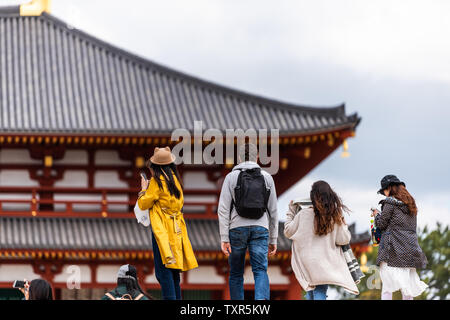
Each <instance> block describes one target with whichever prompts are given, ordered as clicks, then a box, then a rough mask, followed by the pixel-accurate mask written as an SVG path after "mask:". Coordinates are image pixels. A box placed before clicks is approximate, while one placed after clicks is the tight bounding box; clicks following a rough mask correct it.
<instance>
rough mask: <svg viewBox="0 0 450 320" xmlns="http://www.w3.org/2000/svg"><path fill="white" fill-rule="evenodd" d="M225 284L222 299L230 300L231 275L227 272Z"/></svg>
mask: <svg viewBox="0 0 450 320" xmlns="http://www.w3.org/2000/svg"><path fill="white" fill-rule="evenodd" d="M224 277H225V286H224V288H223V291H222V300H230V276H229V273H228V272H227V273H226V274H225V275H224Z"/></svg>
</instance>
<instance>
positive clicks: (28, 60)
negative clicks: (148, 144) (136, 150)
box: [0, 6, 360, 135]
mask: <svg viewBox="0 0 450 320" xmlns="http://www.w3.org/2000/svg"><path fill="white" fill-rule="evenodd" d="M195 120H201V121H203V128H217V129H221V130H225V129H227V128H231V129H236V128H241V129H244V130H246V129H249V128H253V129H261V128H265V129H276V128H278V129H279V130H280V134H285V135H287V134H309V133H320V132H327V131H332V130H339V129H349V130H354V128H355V127H356V126H357V125H358V123H359V121H360V118H359V117H358V115H357V114H352V115H346V113H345V105H344V104H340V105H338V106H334V107H326V108H325V107H324V108H322V107H320V108H316V107H310V106H303V105H296V104H291V103H285V102H280V101H276V100H273V99H268V98H264V97H260V96H257V95H253V94H249V93H246V92H242V91H239V90H235V89H231V88H227V87H225V86H221V85H217V84H215V83H211V82H208V81H204V80H201V79H198V78H196V77H193V76H190V75H187V74H184V73H182V72H179V71H176V70H173V69H171V68H168V67H165V66H162V65H160V64H157V63H155V62H153V61H150V60H147V59H144V58H142V57H139V56H137V55H134V54H132V53H129V52H127V51H125V50H122V49H119V48H117V47H115V46H113V45H111V44H108V43H106V42H104V41H102V40H99V39H97V38H95V37H93V36H91V35H88V34H87V33H85V32H83V31H80V30H77V29H75V28H74V27H72V26H70V25H68V24H66V23H65V22H63V21H61V20H59V19H57V18H55V17H54V16H52V15H50V14H48V13H45V12H44V13H42V14H41V15H39V16H20V14H19V6H15V7H3V8H0V133H56V134H71V133H91V134H130V135H149V134H161V135H167V134H170V133H171V132H172V131H173V130H174V129H176V128H186V129H189V130H193V126H194V121H195Z"/></svg>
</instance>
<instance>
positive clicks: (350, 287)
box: [284, 207, 359, 294]
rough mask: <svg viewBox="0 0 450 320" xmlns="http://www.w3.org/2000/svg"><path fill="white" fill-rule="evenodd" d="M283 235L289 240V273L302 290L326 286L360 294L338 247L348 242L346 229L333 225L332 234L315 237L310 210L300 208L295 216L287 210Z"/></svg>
mask: <svg viewBox="0 0 450 320" xmlns="http://www.w3.org/2000/svg"><path fill="white" fill-rule="evenodd" d="M284 234H285V236H286V237H287V238H289V239H291V240H292V259H291V263H292V269H293V271H294V273H295V276H296V278H297V280H298V282H299V283H300V285H301V286H302V288H303V290H305V291H310V290H314V288H315V286H317V285H321V284H329V285H337V286H341V287H343V288H344V289H345V290H346V291H348V292H350V293H353V294H359V291H358V287H357V286H356V284H355V282H354V281H353V278H352V276H351V274H350V271H349V269H348V266H347V263H346V261H345V257H344V254H343V252H342V249H341V247H340V246H341V245H345V244H348V243H349V242H350V239H351V233H350V231H349V230H348V227H347V225H345V224H342V225H337V224H336V225H335V226H334V228H333V231H332V232H330V233H329V234H327V235H323V236H318V235H316V234H315V232H314V209H313V208H312V207H307V208H303V209H301V210H300V211H299V212H298V213H297V214H295V212H293V211H292V209H289V212H288V213H287V215H286V222H285V223H284Z"/></svg>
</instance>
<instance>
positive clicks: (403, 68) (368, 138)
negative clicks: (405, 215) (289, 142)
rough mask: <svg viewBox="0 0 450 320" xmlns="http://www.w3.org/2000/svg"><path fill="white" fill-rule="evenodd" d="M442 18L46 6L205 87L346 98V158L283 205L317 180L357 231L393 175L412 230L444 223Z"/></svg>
mask: <svg viewBox="0 0 450 320" xmlns="http://www.w3.org/2000/svg"><path fill="white" fill-rule="evenodd" d="M21 2H27V1H10V0H0V3H2V4H17V3H21ZM449 12H450V1H447V0H422V1H419V0H397V1H391V0H379V1H362V0H315V1H303V0H302V1H300V0H291V1H287V0H278V1H262V0H246V1H241V0H226V1H225V0H221V1H219V0H216V1H213V0H190V1H185V0H184V1H183V0H170V1H169V0H164V1H163V0H160V1H150V0H145V1H144V0H141V1H138V0H127V1H104V0H103V1H99V0H77V1H74V0H72V1H70V0H54V1H52V14H54V15H55V16H57V17H59V18H60V19H62V20H64V21H66V22H67V23H69V24H72V25H73V26H74V27H76V28H78V29H81V30H84V31H86V32H88V33H90V34H92V35H94V36H97V37H99V38H101V39H103V40H105V41H107V42H110V43H112V44H114V45H116V46H118V47H121V48H123V49H126V50H128V51H131V52H133V53H135V54H137V55H140V56H143V57H145V58H148V59H150V60H153V61H156V62H159V63H161V64H164V65H167V66H169V67H172V68H175V69H178V70H180V71H183V72H186V73H189V74H192V75H195V76H198V77H201V78H204V79H206V80H210V81H213V82H217V83H219V84H223V85H226V86H230V87H234V88H237V89H240V90H243V91H247V92H251V93H255V94H258V95H263V96H267V97H270V98H275V99H278V100H282V101H287V102H292V103H297V104H307V105H314V106H318V107H319V106H330V105H337V104H340V103H342V102H345V103H346V108H347V113H353V112H358V114H359V115H360V116H361V117H362V122H361V124H360V126H359V127H358V129H357V135H356V137H355V138H354V139H350V140H349V147H350V149H349V151H350V153H351V157H350V158H345V159H344V158H341V157H340V152H341V150H338V151H336V152H335V153H334V154H333V155H332V156H330V157H329V158H328V159H327V160H325V161H324V162H322V163H321V164H320V165H319V166H318V167H317V168H316V169H314V170H313V171H312V172H311V173H310V174H309V175H308V176H307V177H305V178H304V179H303V180H302V181H300V182H299V183H298V184H297V185H295V186H294V187H293V188H292V189H291V190H290V191H288V192H287V193H286V194H284V195H283V196H282V197H281V198H280V201H279V202H280V204H279V208H280V212H281V215H282V216H284V212H285V210H286V206H287V203H288V201H289V199H290V198H293V197H302V196H306V195H308V194H309V189H310V186H311V184H312V182H313V181H315V180H317V179H324V180H327V181H329V182H330V184H331V185H332V187H334V188H335V190H336V191H337V192H338V193H339V194H340V195H341V196H342V198H343V199H344V202H345V203H347V205H348V206H349V207H350V208H351V209H352V211H353V212H352V213H351V215H350V216H349V217H348V221H349V222H353V221H356V222H357V230H358V231H365V230H366V229H367V228H368V224H369V219H370V218H369V208H370V207H371V206H373V205H375V204H377V202H378V200H380V196H377V195H376V190H377V189H378V187H379V183H380V179H381V178H382V177H383V176H384V175H385V174H390V173H393V174H396V175H397V176H398V177H399V178H400V179H402V180H404V181H405V182H406V185H407V187H408V189H409V190H410V192H411V193H412V194H413V195H414V196H415V197H416V200H417V203H418V207H419V210H420V212H419V218H418V219H419V225H421V226H424V225H425V224H431V225H434V223H435V222H436V221H442V222H444V223H446V224H448V223H450V183H449V181H450V169H449V168H448V165H449V160H450V150H449V146H450V128H449V121H450V59H449V57H450V19H448V13H449Z"/></svg>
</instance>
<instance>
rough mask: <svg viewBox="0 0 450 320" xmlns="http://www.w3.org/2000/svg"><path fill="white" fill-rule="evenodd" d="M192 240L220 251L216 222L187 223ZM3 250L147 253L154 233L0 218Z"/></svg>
mask: <svg viewBox="0 0 450 320" xmlns="http://www.w3.org/2000/svg"><path fill="white" fill-rule="evenodd" d="M186 225H187V228H188V234H189V239H190V240H191V243H192V247H193V249H194V250H195V251H218V250H220V236H219V225H218V221H217V220H211V219H190V220H186ZM283 229H284V225H283V223H280V226H279V236H278V250H280V251H289V250H290V247H291V246H290V240H288V239H287V238H285V237H284V235H283ZM350 230H351V231H352V242H354V243H355V242H360V241H368V240H369V235H368V233H364V234H354V225H353V226H351V227H350ZM0 248H1V249H47V250H51V249H54V250H57V249H65V250H94V249H95V250H148V249H151V248H152V241H151V232H150V230H149V229H148V228H145V227H143V226H142V225H140V224H138V223H137V222H136V220H135V219H117V218H59V217H58V218H56V217H55V218H39V217H4V216H0Z"/></svg>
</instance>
